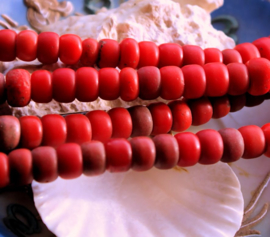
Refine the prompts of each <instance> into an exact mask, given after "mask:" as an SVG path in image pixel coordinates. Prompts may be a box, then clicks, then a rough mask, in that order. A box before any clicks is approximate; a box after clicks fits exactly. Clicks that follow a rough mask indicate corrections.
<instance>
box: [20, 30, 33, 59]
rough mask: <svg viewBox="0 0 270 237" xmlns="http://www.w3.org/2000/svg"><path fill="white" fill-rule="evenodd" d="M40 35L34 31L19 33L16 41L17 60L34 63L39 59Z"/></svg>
mask: <svg viewBox="0 0 270 237" xmlns="http://www.w3.org/2000/svg"><path fill="white" fill-rule="evenodd" d="M37 42H38V34H37V33H36V32H35V31H32V30H23V31H21V32H19V33H18V35H17V41H16V54H17V58H19V59H20V60H22V61H33V60H35V59H36V58H37Z"/></svg>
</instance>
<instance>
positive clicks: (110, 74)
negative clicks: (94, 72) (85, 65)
mask: <svg viewBox="0 0 270 237" xmlns="http://www.w3.org/2000/svg"><path fill="white" fill-rule="evenodd" d="M98 76H99V97H100V98H101V99H103V100H116V99H117V98H118V97H119V95H120V79H119V72H118V70H116V69H115V68H101V69H100V70H99V71H98Z"/></svg>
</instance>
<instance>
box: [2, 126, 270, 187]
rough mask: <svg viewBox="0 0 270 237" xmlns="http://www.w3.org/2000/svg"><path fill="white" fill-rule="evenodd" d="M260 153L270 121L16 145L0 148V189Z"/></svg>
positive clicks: (266, 147)
mask: <svg viewBox="0 0 270 237" xmlns="http://www.w3.org/2000/svg"><path fill="white" fill-rule="evenodd" d="M262 154H264V155H266V156H268V157H270V123H268V124H265V125H264V126H263V127H262V128H260V127H258V126H255V125H250V126H244V127H241V128H239V129H234V128H225V129H221V130H219V131H216V130H213V129H205V130H201V131H199V132H197V133H196V134H194V133H190V132H183V133H178V134H176V135H175V136H172V135H170V134H160V135H157V136H155V137H154V138H153V139H151V138H149V137H144V136H140V137H135V138H132V139H130V140H127V139H123V138H115V139H110V140H108V141H107V142H105V143H102V142H99V141H89V142H86V143H83V144H81V146H80V145H78V144H76V143H65V144H61V145H59V146H58V147H57V148H53V147H50V146H42V147H38V148H35V149H33V150H32V151H30V150H28V149H25V148H20V149H17V150H13V151H12V152H10V153H9V154H8V155H6V154H4V153H0V188H2V187H5V186H7V185H8V184H16V185H18V184H19V185H23V184H29V183H31V182H32V180H33V178H34V179H35V180H36V181H38V182H52V181H54V180H55V179H56V178H57V177H58V176H60V177H61V178H63V179H74V178H77V177H79V176H80V175H82V174H84V175H87V176H93V175H99V174H102V173H104V172H105V170H108V171H109V172H123V171H128V170H129V169H133V170H136V171H146V170H149V169H151V168H152V167H154V166H155V167H156V168H158V169H171V168H173V167H175V166H176V165H178V166H181V167H187V166H193V165H195V164H197V163H200V164H205V165H207V164H214V163H217V162H218V161H223V162H234V161H236V160H238V159H240V158H241V157H243V158H245V159H251V158H256V157H259V156H261V155H262Z"/></svg>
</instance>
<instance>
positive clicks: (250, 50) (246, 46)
mask: <svg viewBox="0 0 270 237" xmlns="http://www.w3.org/2000/svg"><path fill="white" fill-rule="evenodd" d="M234 49H235V50H237V51H238V52H239V53H240V54H241V57H242V60H243V63H246V62H247V61H249V60H250V59H253V58H259V57H260V52H259V50H258V49H257V48H256V46H255V45H253V44H252V43H242V44H238V45H236V46H235V48H234Z"/></svg>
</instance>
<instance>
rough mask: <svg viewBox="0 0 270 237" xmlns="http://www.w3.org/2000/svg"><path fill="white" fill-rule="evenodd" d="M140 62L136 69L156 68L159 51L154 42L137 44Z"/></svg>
mask: <svg viewBox="0 0 270 237" xmlns="http://www.w3.org/2000/svg"><path fill="white" fill-rule="evenodd" d="M139 49H140V60H139V64H138V68H141V67H146V66H154V67H157V66H158V61H159V50H158V46H157V45H156V44H155V43H154V42H150V41H141V42H139Z"/></svg>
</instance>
